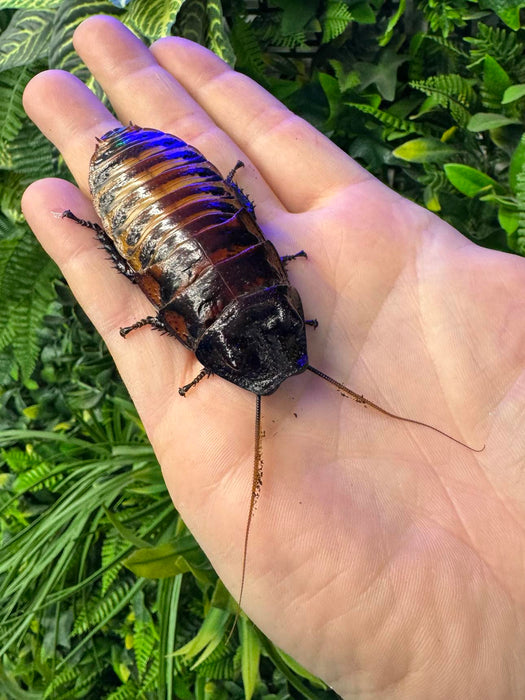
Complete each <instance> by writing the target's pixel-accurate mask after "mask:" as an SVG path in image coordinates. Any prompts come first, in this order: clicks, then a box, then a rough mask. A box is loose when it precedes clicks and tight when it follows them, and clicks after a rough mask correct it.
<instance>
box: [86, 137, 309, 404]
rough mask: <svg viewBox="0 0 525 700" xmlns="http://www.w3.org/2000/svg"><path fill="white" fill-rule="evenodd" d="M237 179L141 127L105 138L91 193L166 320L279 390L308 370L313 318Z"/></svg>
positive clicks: (260, 384)
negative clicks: (308, 321)
mask: <svg viewBox="0 0 525 700" xmlns="http://www.w3.org/2000/svg"><path fill="white" fill-rule="evenodd" d="M240 165H241V164H238V165H237V167H239V166H240ZM234 171H235V169H234ZM234 171H232V173H230V175H229V176H228V178H227V179H226V180H223V179H222V176H221V174H220V173H219V171H218V170H217V169H216V168H215V166H213V165H212V164H211V163H210V162H209V161H207V160H206V159H205V158H204V156H203V155H202V154H201V153H200V152H199V151H198V150H197V149H195V148H193V147H192V146H189V145H188V144H186V143H185V142H184V141H181V140H180V139H178V138H176V137H175V136H170V135H168V134H165V133H163V132H161V131H156V130H155V129H142V128H140V127H137V126H133V125H130V126H127V127H119V128H117V129H114V130H112V131H110V132H108V133H107V134H105V135H104V136H103V137H102V138H101V139H100V140H99V143H98V145H97V149H96V151H95V154H94V155H93V158H92V160H91V168H90V176H89V185H90V189H91V193H92V196H93V203H94V206H95V209H96V210H97V212H98V214H99V216H100V218H101V219H102V222H103V226H104V230H105V232H106V234H107V236H108V237H109V239H110V240H111V243H112V244H113V245H114V248H115V252H114V254H113V257H114V259H115V261H116V262H117V264H120V267H122V264H123V262H124V263H127V264H128V265H129V266H130V268H131V270H132V271H133V272H132V273H131V275H128V276H131V277H132V278H133V280H134V281H135V282H136V283H137V284H138V285H139V287H140V288H141V289H142V291H143V292H144V294H145V295H146V296H147V297H148V299H149V300H150V301H151V302H152V304H153V305H154V306H155V307H156V308H157V309H158V321H159V322H160V324H161V325H162V326H163V327H164V328H165V329H166V330H167V331H168V332H169V333H171V334H172V335H175V336H176V337H177V338H178V339H179V340H180V341H181V342H182V343H183V344H184V345H185V346H186V347H187V348H189V349H191V350H192V351H193V352H194V353H195V354H196V356H197V358H198V359H199V360H200V362H202V364H203V365H204V367H206V368H207V369H208V370H210V371H211V372H213V373H214V374H217V375H219V376H221V377H223V378H224V379H227V380H228V381H231V382H233V383H235V384H238V385H239V386H242V387H243V388H244V389H247V390H249V391H252V392H254V393H256V394H259V395H264V394H271V393H272V392H274V391H275V390H276V389H277V388H278V386H279V385H280V384H281V383H282V382H283V381H284V380H285V379H286V378H287V377H290V376H292V375H293V374H298V373H300V372H303V371H304V370H305V369H306V367H307V365H308V359H307V354H306V337H305V330H304V326H305V323H304V316H303V310H302V305H301V300H300V298H299V294H298V293H297V291H296V290H295V289H294V288H293V287H291V286H290V283H289V281H288V278H287V276H286V271H285V269H284V266H283V263H282V262H281V259H280V258H279V255H278V253H277V251H276V250H275V248H274V246H273V245H272V243H270V241H267V240H266V239H265V238H264V235H263V233H262V231H261V230H260V228H259V226H258V225H257V223H256V221H255V217H254V215H253V205H252V204H251V202H250V201H249V199H248V198H247V197H246V195H244V193H242V191H241V190H240V189H239V187H238V186H237V185H235V183H234V182H233V180H232V177H233V173H234ZM105 245H106V247H107V243H105Z"/></svg>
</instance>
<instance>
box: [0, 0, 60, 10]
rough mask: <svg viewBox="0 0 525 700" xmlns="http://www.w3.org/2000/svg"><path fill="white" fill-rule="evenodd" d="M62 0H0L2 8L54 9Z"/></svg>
mask: <svg viewBox="0 0 525 700" xmlns="http://www.w3.org/2000/svg"><path fill="white" fill-rule="evenodd" d="M58 5H60V0H0V10H4V9H10V10H53V9H54V8H55V7H58Z"/></svg>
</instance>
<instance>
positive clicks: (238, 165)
mask: <svg viewBox="0 0 525 700" xmlns="http://www.w3.org/2000/svg"><path fill="white" fill-rule="evenodd" d="M240 168H244V163H243V162H242V160H238V161H237V162H236V163H235V165H234V166H233V168H232V169H231V170H230V172H229V173H228V174H227V175H226V182H227V183H228V185H235V182H234V181H233V178H234V177H235V173H236V172H237V170H240Z"/></svg>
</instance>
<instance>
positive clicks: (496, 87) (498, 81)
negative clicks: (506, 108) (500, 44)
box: [483, 56, 512, 108]
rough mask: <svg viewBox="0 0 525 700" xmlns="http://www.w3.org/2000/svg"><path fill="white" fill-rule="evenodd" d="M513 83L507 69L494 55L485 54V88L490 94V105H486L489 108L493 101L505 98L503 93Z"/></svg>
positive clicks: (498, 101)
mask: <svg viewBox="0 0 525 700" xmlns="http://www.w3.org/2000/svg"><path fill="white" fill-rule="evenodd" d="M511 83H512V81H511V79H510V78H509V76H508V73H507V71H505V70H504V69H503V68H502V67H501V65H500V64H499V63H498V62H497V61H496V59H495V58H492V56H485V59H484V62H483V90H484V92H485V93H486V94H487V95H488V96H490V98H491V99H490V105H486V106H488V107H489V108H490V107H491V106H492V103H498V104H499V103H500V102H501V100H502V98H503V93H504V92H505V90H506V89H507V88H508V87H509V85H510V84H511Z"/></svg>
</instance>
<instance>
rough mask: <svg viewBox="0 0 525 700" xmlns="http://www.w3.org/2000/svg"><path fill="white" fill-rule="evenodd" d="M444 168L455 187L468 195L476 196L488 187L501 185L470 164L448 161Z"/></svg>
mask: <svg viewBox="0 0 525 700" xmlns="http://www.w3.org/2000/svg"><path fill="white" fill-rule="evenodd" d="M444 170H445V174H446V176H447V178H448V179H449V181H450V182H451V183H452V184H453V185H454V187H455V188H456V189H457V190H459V191H460V192H461V193H462V194H464V195H466V196H467V197H475V196H476V195H478V194H480V193H481V192H483V191H484V190H486V189H488V188H491V187H494V188H498V187H499V186H498V183H497V182H496V181H495V180H493V179H492V178H491V177H490V176H489V175H486V174H485V173H482V172H481V171H479V170H476V168H471V167H470V165H461V164H460V163H447V164H446V165H445V166H444Z"/></svg>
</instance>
